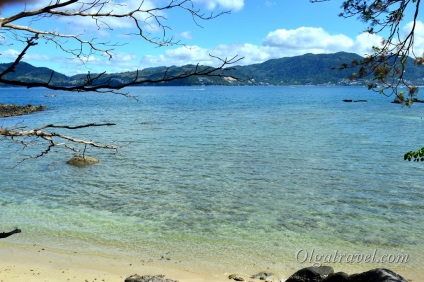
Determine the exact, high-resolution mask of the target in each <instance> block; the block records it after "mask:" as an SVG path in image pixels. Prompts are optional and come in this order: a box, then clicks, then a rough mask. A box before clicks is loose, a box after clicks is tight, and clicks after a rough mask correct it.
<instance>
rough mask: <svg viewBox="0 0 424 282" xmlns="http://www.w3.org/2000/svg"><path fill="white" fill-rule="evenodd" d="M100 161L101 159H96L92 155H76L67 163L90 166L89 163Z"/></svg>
mask: <svg viewBox="0 0 424 282" xmlns="http://www.w3.org/2000/svg"><path fill="white" fill-rule="evenodd" d="M98 162H100V160H99V159H96V158H93V157H90V156H83V155H75V156H73V157H72V158H71V159H69V160H68V161H67V162H66V163H67V164H70V165H73V166H88V165H93V164H96V163H98Z"/></svg>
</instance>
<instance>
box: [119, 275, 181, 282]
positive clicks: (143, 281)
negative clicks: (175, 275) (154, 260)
mask: <svg viewBox="0 0 424 282" xmlns="http://www.w3.org/2000/svg"><path fill="white" fill-rule="evenodd" d="M125 282H178V281H177V280H172V279H166V278H165V275H143V276H140V275H138V274H134V275H131V276H129V277H127V278H126V279H125Z"/></svg>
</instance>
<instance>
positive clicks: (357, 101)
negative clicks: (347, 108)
mask: <svg viewBox="0 0 424 282" xmlns="http://www.w3.org/2000/svg"><path fill="white" fill-rule="evenodd" d="M343 102H347V103H352V102H355V103H359V102H368V100H351V99H344V100H343Z"/></svg>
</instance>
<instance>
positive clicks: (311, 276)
mask: <svg viewBox="0 0 424 282" xmlns="http://www.w3.org/2000/svg"><path fill="white" fill-rule="evenodd" d="M228 279H230V280H233V281H246V279H245V278H243V277H242V276H239V275H237V274H231V275H230V276H228ZM254 280H256V281H257V280H260V281H269V282H271V281H278V282H407V280H406V279H404V278H403V277H402V276H400V275H399V274H396V273H395V272H393V271H391V270H389V269H385V268H376V269H372V270H369V271H366V272H362V273H356V274H351V275H349V274H347V273H345V272H336V273H335V272H334V269H333V268H332V267H330V266H320V267H306V268H302V269H300V270H299V271H297V272H295V273H294V274H293V275H291V276H290V277H289V278H288V279H287V280H280V279H278V278H277V277H274V275H273V274H272V273H270V272H260V273H258V274H255V275H252V276H251V277H249V279H248V280H247V281H254ZM125 282H178V281H177V280H172V279H168V278H165V275H153V276H152V275H143V276H140V275H137V274H134V275H131V276H129V277H127V279H125Z"/></svg>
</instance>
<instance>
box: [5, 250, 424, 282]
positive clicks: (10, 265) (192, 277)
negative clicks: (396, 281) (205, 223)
mask: <svg viewBox="0 0 424 282" xmlns="http://www.w3.org/2000/svg"><path fill="white" fill-rule="evenodd" d="M305 267H306V265H305ZM333 267H334V268H335V271H336V272H337V271H346V272H348V273H354V272H356V271H353V269H350V267H348V268H346V267H342V266H340V265H338V266H337V265H336V266H333ZM390 269H392V270H394V271H396V272H397V273H399V274H400V275H402V276H403V277H404V278H405V279H407V280H408V281H413V282H414V281H420V280H419V278H420V277H422V275H423V274H424V273H423V270H422V269H417V271H414V272H412V271H411V270H410V269H409V270H408V269H401V268H396V267H392V268H390ZM357 270H358V271H359V269H357ZM366 270H367V269H361V270H360V271H366ZM133 274H138V275H165V278H168V279H173V280H178V281H181V282H192V281H193V282H194V281H210V282H218V281H230V280H229V279H228V276H229V275H230V274H231V273H219V274H213V275H212V274H210V273H201V272H200V273H193V272H190V271H187V270H184V269H179V268H178V267H177V266H175V267H172V266H164V265H155V262H153V261H152V262H144V261H140V260H137V259H134V258H122V257H112V256H105V255H99V254H81V253H77V252H65V251H58V250H49V249H46V248H44V247H41V246H37V245H34V246H21V245H13V244H9V243H3V242H2V243H0V282H27V281H33V282H50V281H55V282H62V281H82V282H98V281H102V282H108V281H109V282H115V281H116V282H119V281H121V282H123V281H124V280H125V278H127V277H128V276H130V275H133ZM289 275H290V274H289V273H287V274H285V275H276V276H275V277H274V279H272V280H271V281H285V280H286V279H287V278H288V277H289ZM238 276H240V277H243V278H244V279H245V281H256V280H255V279H251V278H250V277H249V275H247V274H238ZM257 281H260V280H257Z"/></svg>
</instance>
